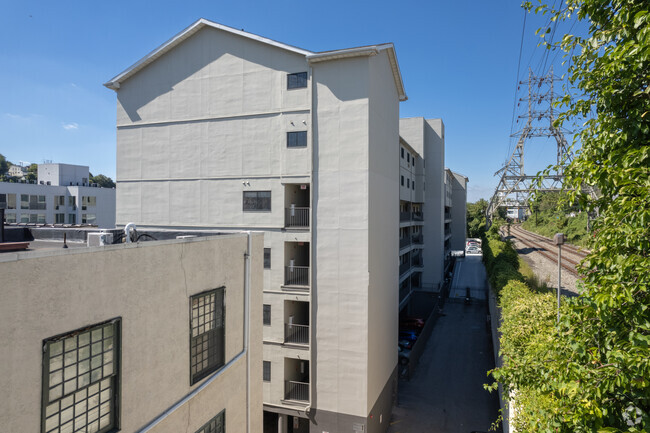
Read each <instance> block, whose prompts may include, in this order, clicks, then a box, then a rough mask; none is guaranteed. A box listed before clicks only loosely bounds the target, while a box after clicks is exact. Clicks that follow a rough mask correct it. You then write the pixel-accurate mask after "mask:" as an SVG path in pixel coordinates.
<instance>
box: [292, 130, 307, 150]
mask: <svg viewBox="0 0 650 433" xmlns="http://www.w3.org/2000/svg"><path fill="white" fill-rule="evenodd" d="M287 147H307V131H292V132H287Z"/></svg>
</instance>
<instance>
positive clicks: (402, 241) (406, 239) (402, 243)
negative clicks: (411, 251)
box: [399, 236, 411, 248]
mask: <svg viewBox="0 0 650 433" xmlns="http://www.w3.org/2000/svg"><path fill="white" fill-rule="evenodd" d="M409 245H411V238H410V237H408V236H405V237H403V238H400V240H399V247H400V248H405V247H408V246H409Z"/></svg>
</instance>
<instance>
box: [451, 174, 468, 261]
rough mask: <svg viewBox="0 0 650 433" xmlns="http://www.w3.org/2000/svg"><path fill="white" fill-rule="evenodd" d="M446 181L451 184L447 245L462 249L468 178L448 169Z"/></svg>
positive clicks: (464, 232)
mask: <svg viewBox="0 0 650 433" xmlns="http://www.w3.org/2000/svg"><path fill="white" fill-rule="evenodd" d="M446 171H447V176H446V179H447V182H448V185H451V209H450V210H449V214H450V216H451V226H450V229H451V237H450V238H449V241H450V243H449V246H450V249H452V250H464V249H465V240H466V238H467V183H468V182H469V178H467V176H464V175H462V174H459V173H455V172H453V171H451V170H449V169H446Z"/></svg>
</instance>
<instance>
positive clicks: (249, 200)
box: [244, 191, 271, 212]
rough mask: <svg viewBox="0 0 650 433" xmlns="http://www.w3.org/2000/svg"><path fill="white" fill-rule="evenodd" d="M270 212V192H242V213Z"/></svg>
mask: <svg viewBox="0 0 650 433" xmlns="http://www.w3.org/2000/svg"><path fill="white" fill-rule="evenodd" d="M270 210H271V191H244V212H259V211H267V212H268V211H270Z"/></svg>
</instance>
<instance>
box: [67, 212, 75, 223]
mask: <svg viewBox="0 0 650 433" xmlns="http://www.w3.org/2000/svg"><path fill="white" fill-rule="evenodd" d="M68 224H77V215H76V214H73V213H69V214H68Z"/></svg>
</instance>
